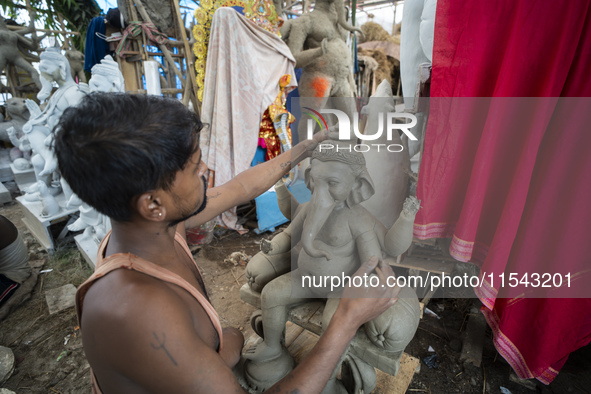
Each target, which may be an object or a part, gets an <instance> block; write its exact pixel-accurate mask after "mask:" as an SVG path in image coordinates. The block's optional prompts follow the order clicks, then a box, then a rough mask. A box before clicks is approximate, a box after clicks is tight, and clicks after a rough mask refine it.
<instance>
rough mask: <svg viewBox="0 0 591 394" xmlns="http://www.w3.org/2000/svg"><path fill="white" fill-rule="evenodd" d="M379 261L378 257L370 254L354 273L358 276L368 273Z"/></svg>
mask: <svg viewBox="0 0 591 394" xmlns="http://www.w3.org/2000/svg"><path fill="white" fill-rule="evenodd" d="M379 262H380V259H379V258H378V257H377V256H371V257H370V258H369V259H367V261H366V262H365V263H363V264H362V265H361V267H359V269H358V270H357V272H356V274H357V275H359V276H361V275H363V274H369V273H370V272H371V271H373V270H374V269H375V268H376V267H377V266H378V263H379Z"/></svg>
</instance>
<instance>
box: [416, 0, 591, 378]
mask: <svg viewBox="0 0 591 394" xmlns="http://www.w3.org/2000/svg"><path fill="white" fill-rule="evenodd" d="M436 15H437V17H436V20H435V42H434V52H433V69H432V74H431V105H430V114H429V121H428V125H427V131H426V135H425V141H424V152H423V158H422V163H421V168H420V173H419V183H418V188H417V196H418V198H419V199H420V200H421V201H422V203H421V205H422V207H423V208H422V209H421V210H420V211H419V213H418V215H417V218H416V221H415V229H414V235H415V236H416V237H417V238H421V239H425V238H439V237H452V243H451V247H450V253H451V254H452V255H453V256H454V257H455V258H456V259H458V260H461V261H471V262H474V263H477V264H478V265H479V266H480V268H481V271H480V272H481V275H486V277H485V278H484V279H486V280H485V281H484V286H482V287H476V288H475V291H476V294H477V295H478V297H479V298H480V300H481V301H482V302H483V304H484V306H483V308H482V312H483V313H484V315H485V317H486V319H487V321H488V323H489V325H490V327H491V328H492V331H493V335H494V344H495V346H496V348H497V350H498V351H499V353H500V354H501V355H502V356H503V357H504V358H505V359H506V360H507V361H508V362H509V363H510V364H511V366H512V367H513V369H514V370H515V372H516V373H517V375H518V376H519V377H520V378H522V379H525V378H537V379H538V380H540V381H541V382H543V383H546V384H548V383H550V382H551V381H552V380H553V379H554V377H555V376H556V375H557V373H558V371H559V370H560V368H561V367H562V366H563V365H564V363H565V362H566V359H567V358H568V355H569V354H570V353H571V352H573V351H574V350H576V349H578V348H579V347H581V346H584V345H586V344H588V343H589V342H590V341H591V298H582V297H581V298H562V296H556V297H554V296H553V294H558V293H557V292H558V291H562V290H564V289H561V290H554V291H549V293H548V297H545V298H532V297H528V296H527V294H526V295H525V296H524V297H519V296H517V295H515V294H512V293H511V291H510V289H508V288H507V287H506V286H505V287H503V288H501V287H500V286H499V279H500V277H499V275H502V274H505V275H506V276H507V277H508V275H510V274H511V273H519V275H518V277H519V278H521V277H522V276H521V274H522V273H528V274H530V275H531V274H533V273H539V274H542V273H561V274H563V275H564V274H566V273H567V272H570V274H571V276H572V277H576V278H577V279H578V282H574V281H573V283H571V285H572V284H575V285H577V283H579V284H581V283H585V282H588V281H589V280H590V279H591V277H590V275H589V266H588V265H589V256H591V243H590V242H589V223H591V209H589V201H591V182H590V179H589V174H591V156H590V155H589V154H588V148H589V146H591V134H590V133H589V132H588V124H589V123H590V121H591V119H590V115H589V114H588V112H589V107H591V105H590V104H591V103H590V101H589V100H590V99H589V97H591V79H590V78H589V77H588V71H589V70H588V67H589V64H591V4H590V3H589V2H588V1H583V0H573V1H572V2H569V6H568V7H556V4H555V3H554V2H553V1H551V0H541V1H537V2H513V1H507V0H505V1H495V2H466V1H463V0H446V1H440V2H438V4H437V13H436ZM524 97H525V98H524ZM491 274H492V276H490V275H491ZM491 278H493V279H495V278H496V281H493V280H491ZM530 278H531V277H530ZM563 278H564V276H563ZM585 297H590V295H586V296H585Z"/></svg>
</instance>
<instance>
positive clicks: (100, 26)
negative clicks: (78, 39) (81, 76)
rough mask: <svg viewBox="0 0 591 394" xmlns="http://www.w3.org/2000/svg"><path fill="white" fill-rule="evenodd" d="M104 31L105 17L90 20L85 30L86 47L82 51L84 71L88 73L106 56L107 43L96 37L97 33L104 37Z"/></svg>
mask: <svg viewBox="0 0 591 394" xmlns="http://www.w3.org/2000/svg"><path fill="white" fill-rule="evenodd" d="M105 31H106V26H105V17H103V16H97V17H96V18H92V20H91V21H90V24H89V25H88V30H86V46H85V50H84V71H88V72H90V70H91V69H92V67H93V66H94V65H95V64H97V63H100V62H101V60H103V59H104V58H105V56H106V55H107V50H108V49H109V43H108V42H106V41H105V40H104V39H102V38H100V37H99V36H97V33H99V34H102V36H103V37H104V35H105Z"/></svg>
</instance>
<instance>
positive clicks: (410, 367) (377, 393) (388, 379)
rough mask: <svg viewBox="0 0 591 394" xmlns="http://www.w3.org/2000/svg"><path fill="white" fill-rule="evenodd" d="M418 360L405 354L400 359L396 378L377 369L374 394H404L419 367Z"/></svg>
mask: <svg viewBox="0 0 591 394" xmlns="http://www.w3.org/2000/svg"><path fill="white" fill-rule="evenodd" d="M419 363H420V361H419V359H418V358H416V357H413V356H410V355H408V354H406V353H403V354H402V357H401V358H400V369H398V373H397V374H396V376H391V375H388V374H387V373H384V372H382V371H380V370H378V369H376V374H377V377H378V383H377V385H376V388H375V389H374V391H373V393H374V394H404V393H406V390H407V389H408V386H409V385H410V382H411V381H412V378H413V376H414V374H415V372H416V370H417V367H418V366H419Z"/></svg>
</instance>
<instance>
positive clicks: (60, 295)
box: [45, 283, 76, 315]
mask: <svg viewBox="0 0 591 394" xmlns="http://www.w3.org/2000/svg"><path fill="white" fill-rule="evenodd" d="M75 299H76V286H74V285H73V284H71V283H69V284H67V285H64V286H62V287H58V288H56V289H51V290H47V291H46V292H45V301H46V302H47V307H48V308H49V314H50V315H53V314H54V313H57V312H60V311H63V310H65V309H69V308H72V307H73V306H74V304H75Z"/></svg>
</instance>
